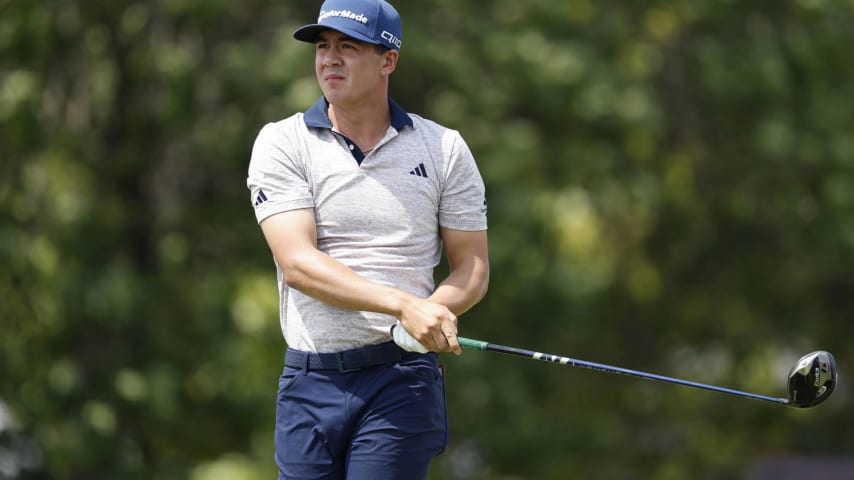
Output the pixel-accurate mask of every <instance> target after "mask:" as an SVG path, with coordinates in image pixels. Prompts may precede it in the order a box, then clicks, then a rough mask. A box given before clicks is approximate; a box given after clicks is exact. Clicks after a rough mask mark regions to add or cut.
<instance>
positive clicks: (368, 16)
mask: <svg viewBox="0 0 854 480" xmlns="http://www.w3.org/2000/svg"><path fill="white" fill-rule="evenodd" d="M326 29H330V30H335V31H338V32H341V33H343V34H344V35H347V36H348V37H352V38H354V39H356V40H361V41H363V42H367V43H373V44H375V45H384V46H386V47H388V48H391V49H394V50H400V47H401V45H402V44H403V29H402V27H401V24H400V15H399V14H398V13H397V10H395V9H394V7H392V6H391V5H390V4H389V3H388V2H387V1H385V0H326V1H325V2H323V5H322V6H321V7H320V14H319V15H318V17H317V23H314V24H311V25H304V26H302V27H300V28H298V29H297V30H296V31H295V32H294V38H296V39H297V40H302V41H303V42H310V43H314V42H315V41H316V40H317V36H318V34H319V33H320V32H322V31H323V30H326Z"/></svg>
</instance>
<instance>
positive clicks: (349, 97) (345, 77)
mask: <svg viewBox="0 0 854 480" xmlns="http://www.w3.org/2000/svg"><path fill="white" fill-rule="evenodd" d="M386 55H388V54H386ZM386 55H379V54H377V52H376V50H375V48H374V45H372V44H370V43H365V42H361V41H359V40H355V39H353V38H350V37H348V36H346V35H344V34H342V33H340V32H336V31H334V30H326V31H323V32H321V33H320V35H318V37H317V42H315V61H314V68H315V74H316V75H317V81H318V83H319V84H320V89H321V90H323V94H324V95H325V96H326V98H327V100H329V101H330V102H331V103H333V104H335V103H342V102H344V103H346V102H354V101H358V100H371V99H372V98H373V97H372V95H375V94H376V92H377V88H378V87H380V86H382V83H381V81H382V80H383V78H384V77H386V76H388V74H389V73H391V72H390V71H388V68H387V62H388V60H387V59H386ZM384 66H385V68H384Z"/></svg>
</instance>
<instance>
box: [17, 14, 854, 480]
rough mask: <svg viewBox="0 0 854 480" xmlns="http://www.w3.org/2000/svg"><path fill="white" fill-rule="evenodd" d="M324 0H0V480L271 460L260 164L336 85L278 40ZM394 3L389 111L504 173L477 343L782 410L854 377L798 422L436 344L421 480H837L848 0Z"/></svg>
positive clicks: (853, 155)
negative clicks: (261, 155) (425, 121)
mask: <svg viewBox="0 0 854 480" xmlns="http://www.w3.org/2000/svg"><path fill="white" fill-rule="evenodd" d="M319 6H320V2H319V1H314V0H312V1H307V0H304V1H299V2H296V1H294V2H280V1H267V0H245V1H240V2H230V1H224V0H154V1H149V2H132V1H119V2H83V1H81V0H57V1H43V2H38V1H27V0H0V479H16V480H18V479H56V480H64V479H84V478H85V479H163V480H168V479H190V480H232V479H233V480H256V479H257V480H260V479H270V478H275V476H276V466H275V462H274V460H273V438H272V431H273V413H274V401H275V393H276V386H277V377H278V374H279V373H280V371H281V367H282V356H283V353H284V348H285V345H284V342H283V340H282V337H281V333H280V330H279V324H278V317H277V311H276V309H277V305H278V303H277V298H276V285H275V282H276V279H275V271H274V266H273V263H272V258H271V256H270V254H269V251H268V250H267V247H266V244H265V243H264V240H263V238H262V236H261V232H260V229H259V228H258V226H257V225H256V223H255V220H254V215H253V213H252V209H251V203H250V199H249V193H248V190H246V187H245V178H246V169H247V166H248V160H249V153H250V149H251V147H252V143H253V141H254V139H255V135H256V134H257V133H258V131H259V130H260V128H261V127H262V126H263V125H264V124H265V123H267V122H271V121H276V120H279V119H281V118H284V117H286V116H290V115H291V114H293V113H295V112H300V111H303V110H305V109H306V108H308V107H309V106H310V105H311V104H312V103H314V101H315V100H316V99H317V98H318V96H319V95H320V91H319V89H318V88H317V85H316V83H315V79H314V73H313V49H312V48H311V46H309V45H306V44H303V43H301V42H297V41H295V40H293V38H292V36H291V35H292V32H293V30H294V29H295V28H296V27H298V26H299V25H302V24H304V23H308V22H311V21H313V20H314V19H315V18H316V15H317V11H318V8H319ZM396 7H397V8H398V10H399V11H400V13H401V15H402V18H403V25H404V40H403V49H402V57H401V61H400V64H399V67H398V70H397V71H396V72H395V73H394V75H393V76H392V86H391V95H392V96H393V97H394V99H395V100H396V101H397V102H398V103H400V104H401V105H403V106H404V108H406V109H407V110H408V111H410V112H413V113H418V114H421V115H423V116H426V117H428V118H431V119H433V120H435V121H438V122H440V123H443V124H445V125H447V126H449V127H452V128H455V129H458V130H459V131H460V132H461V133H462V134H463V136H464V138H465V139H466V140H467V141H468V143H469V145H470V147H471V149H472V151H473V152H474V154H475V157H476V158H477V160H478V164H479V166H480V169H481V173H482V174H483V177H484V180H485V182H486V185H487V193H488V200H489V223H490V257H491V264H492V280H491V285H490V291H489V293H488V295H487V298H486V299H485V300H484V301H483V302H482V303H481V304H480V305H478V306H477V307H476V308H475V309H473V310H472V311H471V312H470V313H468V314H466V315H465V316H464V317H462V318H461V334H462V335H464V336H468V337H473V338H479V339H484V340H489V341H493V342H496V343H501V344H505V345H514V346H518V347H522V348H529V349H535V350H540V351H544V352H550V353H555V354H562V355H568V356H572V357H576V358H580V359H585V360H589V361H595V362H601V363H608V364H612V365H617V366H622V367H625V368H632V369H638V370H644V371H650V372H653V373H660V374H664V375H670V376H677V377H680V378H685V379H689V380H694V381H699V382H704V383H711V384H715V385H720V386H725V387H731V388H737V389H742V390H746V391H750V392H755V393H760V394H766V395H771V396H785V395H786V375H787V373H788V370H789V368H790V367H791V366H792V365H793V364H794V363H795V362H796V360H797V359H798V358H799V356H800V355H802V354H804V353H807V352H809V351H811V350H818V349H826V350H829V351H831V352H833V353H834V354H835V356H836V360H837V362H838V365H839V370H840V382H839V386H838V388H837V391H836V392H834V394H833V396H832V397H831V398H830V399H829V400H828V401H827V402H826V403H824V404H822V405H820V406H819V407H817V408H815V409H812V410H795V409H787V408H784V407H780V406H777V405H773V404H770V403H764V402H758V401H754V400H749V399H743V398H736V397H730V396H726V395H722V394H717V393H711V392H704V391H699V390H692V389H686V388H684V387H678V386H673V385H664V384H656V383H652V382H647V381H642V380H638V379H633V378H628V377H620V376H613V375H607V374H604V373H596V372H590V371H586V370H579V369H569V368H565V367H560V366H556V365H547V364H542V363H538V362H531V361H528V360H523V359H519V358H511V357H506V356H499V355H496V354H491V353H485V352H467V353H465V354H464V355H463V356H462V357H458V358H457V357H443V359H442V362H443V363H444V364H445V367H446V371H447V376H446V384H447V397H448V402H449V418H450V423H451V429H452V434H451V441H450V444H449V445H448V448H447V450H446V452H445V453H444V454H443V455H442V456H441V457H439V458H438V459H437V461H436V462H435V463H434V465H433V468H432V470H431V474H430V478H431V479H450V480H454V479H483V480H487V479H489V480H540V479H565V478H590V479H621V480H630V479H652V480H677V479H686V478H691V479H741V478H744V479H748V480H771V479H774V480H786V479H794V478H799V479H801V478H823V479H830V480H834V479H843V478H845V479H848V478H851V472H852V471H854V455H852V453H854V417H852V416H851V415H850V413H849V411H850V402H851V390H850V387H849V386H848V385H847V380H848V378H850V377H849V376H848V372H849V371H852V369H854V353H852V349H851V348H850V347H851V345H852V339H854V326H852V322H851V315H852V312H854V277H852V274H851V272H852V266H854V62H852V53H851V47H850V46H851V45H852V44H854V1H851V0H798V1H777V2H766V1H732V0H684V1H668V2H664V1H649V2H611V1H607V0H605V1H598V2H592V1H589V0H569V1H557V2H555V1H546V0H526V1H518V0H493V1H488V0H484V1H478V2H460V1H456V0H436V1H418V2H414V1H408V2H404V1H402V0H398V1H397V2H396ZM444 268H445V267H444V266H442V267H441V268H440V270H443V269H444ZM439 274H441V271H440V272H439Z"/></svg>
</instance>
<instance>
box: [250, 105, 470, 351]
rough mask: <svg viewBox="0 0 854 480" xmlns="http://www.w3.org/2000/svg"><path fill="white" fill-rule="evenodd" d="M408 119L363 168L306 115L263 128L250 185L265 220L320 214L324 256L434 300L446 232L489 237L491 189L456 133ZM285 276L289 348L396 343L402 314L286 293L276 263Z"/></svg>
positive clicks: (282, 317) (284, 305) (327, 348)
mask: <svg viewBox="0 0 854 480" xmlns="http://www.w3.org/2000/svg"><path fill="white" fill-rule="evenodd" d="M410 117H411V118H412V120H413V125H414V128H410V127H403V129H402V130H401V131H400V132H398V131H397V130H395V129H394V128H392V127H389V130H388V132H387V133H386V135H385V137H384V138H383V140H382V141H381V142H380V143H379V144H377V146H376V147H375V148H374V150H373V152H371V153H370V154H368V156H367V157H365V159H364V160H363V161H362V164H361V165H359V164H358V163H357V162H356V161H355V159H354V158H353V155H352V154H351V153H350V151H349V149H348V148H347V146H346V144H345V143H344V141H343V140H342V138H341V137H340V136H339V135H336V134H335V133H333V132H332V131H331V130H329V129H324V128H314V127H311V128H310V127H307V126H306V124H305V122H304V120H303V114H302V113H298V114H296V115H293V116H291V117H289V118H286V119H284V120H281V121H279V122H276V123H270V124H267V125H265V126H264V128H262V129H261V131H260V133H259V134H258V137H257V139H256V141H255V145H254V148H253V150H252V158H251V161H250V165H249V175H248V179H247V186H248V187H249V189H250V191H251V201H252V202H253V205H255V207H254V208H255V215H256V218H257V221H258V222H259V223H260V222H261V221H263V220H264V219H266V218H268V217H270V216H271V215H275V214H277V213H281V212H285V211H288V210H293V209H300V208H314V212H315V220H316V222H317V234H318V248H319V249H320V250H321V251H323V252H325V253H327V254H329V255H330V256H332V257H334V258H335V259H337V260H338V261H340V262H341V263H343V264H344V265H347V266H348V267H350V268H351V269H353V270H354V271H355V272H356V273H358V274H360V275H362V276H364V277H365V278H368V279H369V280H372V281H374V282H377V283H380V284H384V285H390V286H394V287H397V288H400V289H402V290H405V291H408V292H411V293H413V294H415V295H418V296H420V297H427V296H429V295H430V294H431V293H432V292H433V289H434V282H433V269H434V267H435V266H436V265H437V264H438V263H439V261H440V256H441V249H442V247H441V239H440V237H439V227H440V226H441V227H446V228H450V229H454V230H466V231H478V230H486V228H487V222H486V202H485V189H484V184H483V180H482V179H481V176H480V173H479V172H478V169H477V166H476V164H475V161H474V158H473V156H472V154H471V152H470V150H469V148H468V146H467V145H466V144H465V142H464V141H463V139H462V137H461V136H460V134H459V133H458V132H457V131H455V130H450V129H447V128H445V127H443V126H441V125H439V124H437V123H435V122H432V121H430V120H427V119H424V118H422V117H420V116H418V115H414V114H410ZM422 164H423V170H421V167H420V165H422ZM418 172H426V177H424V176H419V175H417V173H418ZM262 192H263V196H262V197H263V198H264V199H265V200H264V201H260V202H259V201H258V199H259V195H260V194H261V193H262ZM277 274H278V282H279V294H280V321H281V325H282V332H283V334H284V337H285V341H286V342H287V344H288V345H289V346H290V347H292V348H296V349H299V350H305V351H314V352H336V351H342V350H348V349H351V348H357V347H361V346H366V345H373V344H377V343H381V342H385V341H388V340H389V335H388V331H389V327H390V326H391V325H393V324H394V323H395V321H396V319H395V318H394V317H392V316H389V315H383V314H378V313H373V312H359V311H350V310H343V309H340V308H335V307H332V306H329V305H327V304H325V303H323V302H320V301H318V300H315V299H313V298H311V297H309V296H307V295H304V294H303V293H301V292H299V291H297V290H296V289H292V288H288V286H287V284H285V283H284V281H283V276H282V271H281V269H280V268H278V265H277Z"/></svg>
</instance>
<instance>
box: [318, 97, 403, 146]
mask: <svg viewBox="0 0 854 480" xmlns="http://www.w3.org/2000/svg"><path fill="white" fill-rule="evenodd" d="M327 112H328V114H329V120H330V121H331V122H332V127H333V128H334V129H335V130H336V131H338V132H341V133H343V134H344V135H346V136H347V137H349V138H350V139H352V140H353V141H355V142H356V143H357V144H359V147H360V148H362V149H368V148H372V147H373V146H374V145H375V144H376V143H377V142H379V141H380V140H382V138H383V137H384V136H385V133H386V131H388V127H389V125H391V110H390V108H389V104H388V98H385V99H384V100H383V101H376V102H372V103H365V104H362V105H340V104H339V105H333V104H331V103H330V104H329V108H328V110H327Z"/></svg>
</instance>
